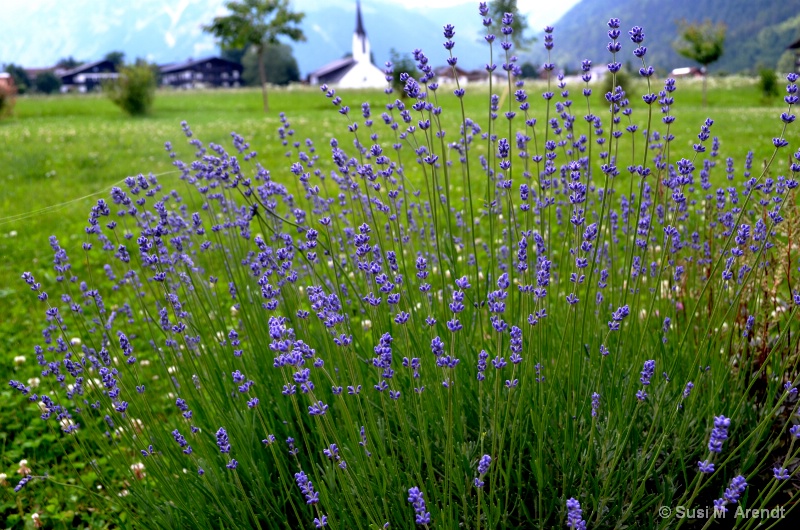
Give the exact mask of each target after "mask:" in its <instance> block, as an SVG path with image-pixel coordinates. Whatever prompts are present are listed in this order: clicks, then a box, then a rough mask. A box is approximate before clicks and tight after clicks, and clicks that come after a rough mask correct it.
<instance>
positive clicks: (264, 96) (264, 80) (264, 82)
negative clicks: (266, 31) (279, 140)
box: [258, 44, 269, 112]
mask: <svg viewBox="0 0 800 530" xmlns="http://www.w3.org/2000/svg"><path fill="white" fill-rule="evenodd" d="M258 77H259V80H260V81H261V97H262V99H263V100H264V112H269V103H268V102H267V72H266V70H264V45H263V44H262V45H261V46H259V47H258Z"/></svg>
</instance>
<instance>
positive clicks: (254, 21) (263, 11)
mask: <svg viewBox="0 0 800 530" xmlns="http://www.w3.org/2000/svg"><path fill="white" fill-rule="evenodd" d="M225 7H227V8H228V10H230V12H231V13H230V15H226V16H222V17H216V18H215V19H214V22H213V23H212V24H210V25H208V26H203V30H204V31H207V32H209V33H211V34H213V35H214V36H215V37H217V38H218V39H219V40H220V41H221V43H222V47H223V48H241V47H244V46H247V45H250V46H253V47H254V49H255V52H256V57H257V58H258V73H259V79H260V81H261V95H262V98H263V100H264V112H268V111H269V103H268V101H267V74H266V70H265V64H264V55H265V52H266V50H267V48H268V46H269V45H275V44H278V43H279V41H278V37H279V36H281V35H283V36H286V37H289V38H290V39H291V40H293V41H303V40H305V39H306V37H305V35H304V34H303V31H302V30H301V29H300V28H298V27H296V26H295V24H299V23H300V21H301V20H303V17H305V14H304V13H295V12H292V11H290V10H289V0H229V1H228V2H226V4H225Z"/></svg>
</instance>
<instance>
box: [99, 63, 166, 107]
mask: <svg viewBox="0 0 800 530" xmlns="http://www.w3.org/2000/svg"><path fill="white" fill-rule="evenodd" d="M104 90H105V91H106V93H107V94H108V97H109V99H111V101H113V102H114V104H115V105H117V106H118V107H119V108H121V109H122V110H123V111H125V112H126V113H127V114H130V115H131V116H141V115H143V114H147V113H148V112H150V108H151V107H152V106H153V100H154V99H155V94H156V76H155V74H154V73H153V69H152V68H150V66H148V65H145V64H139V65H134V66H126V67H124V68H121V69H120V72H119V77H118V78H117V79H115V80H112V81H110V82H108V83H106V84H105V85H104Z"/></svg>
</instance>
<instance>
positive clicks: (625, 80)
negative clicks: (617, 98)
mask: <svg viewBox="0 0 800 530" xmlns="http://www.w3.org/2000/svg"><path fill="white" fill-rule="evenodd" d="M633 84H634V80H633V77H632V76H631V74H630V73H629V72H628V71H627V70H626V69H625V68H622V69H620V71H619V72H617V75H616V78H615V77H614V76H612V75H611V73H610V72H606V75H605V76H604V77H603V80H602V82H601V83H600V90H599V91H598V97H599V98H600V99H601V100H602V103H603V104H605V102H606V99H605V96H606V94H607V93H608V92H614V91H615V90H617V88H616V87H619V88H620V89H621V90H622V91H623V92H624V93H625V97H626V98H628V100H632V99H635V98H636V97H635V94H634V90H633Z"/></svg>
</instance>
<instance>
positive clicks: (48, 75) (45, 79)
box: [33, 72, 61, 94]
mask: <svg viewBox="0 0 800 530" xmlns="http://www.w3.org/2000/svg"><path fill="white" fill-rule="evenodd" d="M33 86H34V87H35V88H36V91H37V92H41V93H42V94H52V93H54V92H58V91H59V90H60V89H61V78H60V77H58V76H57V75H56V74H54V73H53V72H42V73H41V74H39V75H37V76H36V80H35V81H34V83H33Z"/></svg>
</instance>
